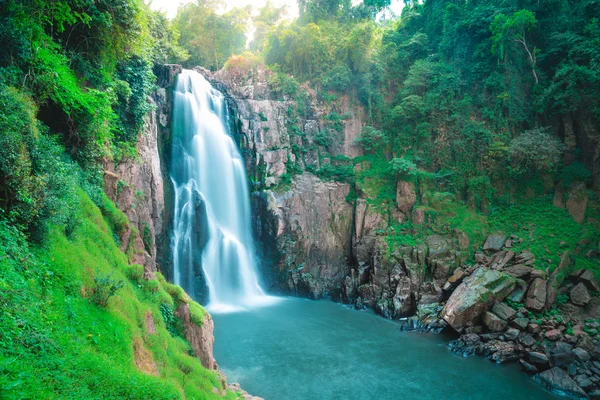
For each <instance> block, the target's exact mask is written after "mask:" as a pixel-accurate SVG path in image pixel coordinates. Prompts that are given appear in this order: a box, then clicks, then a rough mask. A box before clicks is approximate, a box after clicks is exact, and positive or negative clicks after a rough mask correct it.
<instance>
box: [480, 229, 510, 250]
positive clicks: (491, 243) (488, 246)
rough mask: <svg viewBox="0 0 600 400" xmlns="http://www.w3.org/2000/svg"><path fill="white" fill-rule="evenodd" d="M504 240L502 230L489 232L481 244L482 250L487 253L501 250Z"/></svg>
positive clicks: (504, 236)
mask: <svg viewBox="0 0 600 400" xmlns="http://www.w3.org/2000/svg"><path fill="white" fill-rule="evenodd" d="M505 242H506V235H505V234H504V233H502V232H495V233H492V234H490V235H489V236H488V237H487V239H486V241H485V243H484V244H483V251H485V252H487V253H495V252H497V251H500V250H502V247H504V243H505Z"/></svg>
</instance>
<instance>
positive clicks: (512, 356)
mask: <svg viewBox="0 0 600 400" xmlns="http://www.w3.org/2000/svg"><path fill="white" fill-rule="evenodd" d="M478 350H479V352H478V354H479V355H483V356H485V357H488V358H489V359H490V360H491V361H495V362H496V363H498V364H503V363H506V362H511V361H517V360H518V359H519V355H518V353H519V352H518V349H517V348H516V347H515V345H514V344H512V343H509V342H502V341H500V340H491V341H489V342H488V343H485V344H484V346H482V348H481V349H478Z"/></svg>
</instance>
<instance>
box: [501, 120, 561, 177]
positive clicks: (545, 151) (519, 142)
mask: <svg viewBox="0 0 600 400" xmlns="http://www.w3.org/2000/svg"><path fill="white" fill-rule="evenodd" d="M564 148H565V146H564V145H563V144H562V143H561V142H560V141H559V140H558V139H557V138H555V137H554V136H552V135H551V134H550V133H549V132H548V130H547V129H532V130H529V131H525V132H523V133H522V134H520V135H519V136H517V137H516V138H514V139H513V140H511V142H510V144H509V147H508V155H509V157H510V160H511V172H512V173H513V174H515V175H519V174H522V173H529V174H532V173H536V172H550V171H553V170H554V169H556V167H557V166H558V163H559V161H560V157H561V155H562V152H563V150H564Z"/></svg>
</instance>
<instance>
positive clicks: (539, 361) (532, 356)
mask: <svg viewBox="0 0 600 400" xmlns="http://www.w3.org/2000/svg"><path fill="white" fill-rule="evenodd" d="M525 359H526V360H527V361H528V362H530V363H531V364H533V365H535V366H537V367H539V368H546V367H548V366H549V365H550V360H549V359H548V357H547V356H546V355H545V354H544V353H540V352H537V351H528V352H527V354H525Z"/></svg>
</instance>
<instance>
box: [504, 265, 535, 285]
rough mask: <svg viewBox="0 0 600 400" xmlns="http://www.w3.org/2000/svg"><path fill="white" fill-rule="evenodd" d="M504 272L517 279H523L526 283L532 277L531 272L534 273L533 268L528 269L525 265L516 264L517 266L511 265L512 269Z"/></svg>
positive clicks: (509, 268)
mask: <svg viewBox="0 0 600 400" xmlns="http://www.w3.org/2000/svg"><path fill="white" fill-rule="evenodd" d="M504 271H505V272H507V273H509V274H511V275H512V276H514V277H515V278H519V279H523V280H524V281H528V280H529V278H530V277H531V271H533V268H531V267H528V266H527V265H523V264H515V265H511V266H510V267H506V268H504Z"/></svg>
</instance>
